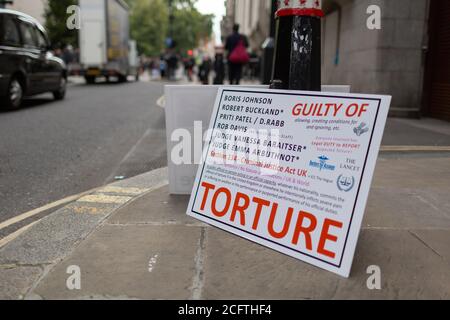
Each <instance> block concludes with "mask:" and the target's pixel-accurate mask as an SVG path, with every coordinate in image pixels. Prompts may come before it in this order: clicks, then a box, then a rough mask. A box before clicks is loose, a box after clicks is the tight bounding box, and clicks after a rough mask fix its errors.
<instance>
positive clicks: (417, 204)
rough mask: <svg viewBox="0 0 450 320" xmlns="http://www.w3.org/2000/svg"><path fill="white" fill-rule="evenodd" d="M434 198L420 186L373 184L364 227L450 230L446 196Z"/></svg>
mask: <svg viewBox="0 0 450 320" xmlns="http://www.w3.org/2000/svg"><path fill="white" fill-rule="evenodd" d="M432 196H433V198H434V199H431V198H429V195H428V194H426V193H425V192H423V190H420V189H406V188H393V187H373V188H372V189H371V190H370V194H369V199H368V201H367V206H366V212H365V216H364V221H363V227H377V228H397V229H421V228H434V229H436V228H437V229H442V228H447V229H449V230H450V210H449V208H448V195H447V197H445V198H444V197H440V198H439V199H436V197H437V193H436V192H433V193H432Z"/></svg>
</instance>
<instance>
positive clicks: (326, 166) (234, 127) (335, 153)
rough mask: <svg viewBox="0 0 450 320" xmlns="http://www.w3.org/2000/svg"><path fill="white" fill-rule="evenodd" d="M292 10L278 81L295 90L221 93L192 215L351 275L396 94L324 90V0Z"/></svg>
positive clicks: (289, 4)
mask: <svg viewBox="0 0 450 320" xmlns="http://www.w3.org/2000/svg"><path fill="white" fill-rule="evenodd" d="M295 3H296V4H295V5H294V1H293V0H290V1H289V0H283V1H281V2H279V9H278V11H277V16H278V18H277V19H278V22H277V24H278V27H277V44H276V53H275V64H274V72H273V82H272V88H283V89H291V90H289V91H288V90H273V89H272V90H269V89H251V88H242V87H223V88H221V89H219V91H218V94H217V97H216V101H215V104H214V110H213V114H212V117H211V121H210V125H209V131H208V138H207V141H208V142H207V143H206V145H205V148H204V150H203V151H204V153H203V163H201V164H200V166H199V168H198V172H197V176H196V179H195V183H194V188H193V190H192V193H191V199H190V201H189V205H188V208H187V214H188V215H189V216H192V217H194V218H196V219H199V220H201V221H203V222H206V223H209V224H211V225H213V226H216V227H218V228H221V229H223V230H226V231H228V232H231V233H233V234H235V235H238V236H241V237H243V238H246V239H248V240H251V241H254V242H256V243H259V244H261V245H264V246H267V247H269V248H272V249H274V250H277V251H279V252H282V253H284V254H287V255H289V256H292V257H294V258H297V259H299V260H302V261H305V262H308V263H310V264H312V265H315V266H318V267H320V268H323V269H325V270H328V271H331V272H334V273H337V274H339V275H341V276H344V277H348V276H349V275H350V270H351V265H352V261H353V256H354V252H355V248H356V243H357V240H358V236H359V232H360V228H361V223H362V220H363V216H364V211H365V207H366V202H367V198H368V195H369V190H370V185H371V181H372V177H373V173H374V170H375V164H376V160H377V157H378V152H379V148H380V145H381V140H382V136H383V132H384V127H385V124H386V119H387V115H388V111H389V105H390V101H391V97H389V96H380V95H364V94H350V93H330V92H328V93H326V92H318V91H320V18H319V17H320V15H321V12H322V11H321V10H320V1H318V0H316V1H309V0H299V1H296V2H295ZM308 6H312V7H308ZM282 35H284V36H286V35H288V41H287V42H284V41H283V40H284V39H281V36H282ZM292 90H298V91H292ZM300 90H307V91H300Z"/></svg>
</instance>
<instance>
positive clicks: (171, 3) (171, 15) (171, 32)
mask: <svg viewBox="0 0 450 320" xmlns="http://www.w3.org/2000/svg"><path fill="white" fill-rule="evenodd" d="M174 20H175V17H174V15H173V0H169V37H170V38H171V39H172V40H173V21H174Z"/></svg>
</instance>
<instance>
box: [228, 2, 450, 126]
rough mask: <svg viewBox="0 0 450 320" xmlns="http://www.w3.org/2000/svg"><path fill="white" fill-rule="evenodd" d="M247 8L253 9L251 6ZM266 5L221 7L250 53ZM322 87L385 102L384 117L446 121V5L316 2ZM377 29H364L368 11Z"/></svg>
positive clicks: (266, 18) (261, 32)
mask: <svg viewBox="0 0 450 320" xmlns="http://www.w3.org/2000/svg"><path fill="white" fill-rule="evenodd" d="M252 3H253V4H252ZM270 4H271V1H270V0H268V1H266V0H228V2H227V5H228V6H230V13H231V12H232V13H233V14H232V15H230V16H228V14H227V18H228V19H229V24H231V25H232V23H231V22H230V21H233V22H235V23H239V24H240V25H241V31H242V33H244V34H246V35H247V36H249V39H250V42H251V46H252V49H253V48H256V47H258V46H259V45H260V44H261V43H262V41H263V40H264V39H265V38H266V37H267V36H268V32H269V31H268V30H269V24H270ZM322 4H323V9H324V12H325V14H326V16H325V18H324V19H323V20H322V82H323V83H324V84H348V85H351V87H352V92H359V93H374V94H389V95H392V97H393V99H392V105H391V115H394V116H406V117H416V116H431V117H435V118H439V119H444V120H448V121H450V23H449V21H450V1H448V0H323V1H322ZM373 5H376V6H377V7H378V8H379V9H380V10H381V29H373V30H372V29H369V28H368V25H367V22H368V19H369V18H370V17H371V15H372V13H371V11H369V12H368V8H369V7H370V6H373Z"/></svg>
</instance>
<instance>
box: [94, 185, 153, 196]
mask: <svg viewBox="0 0 450 320" xmlns="http://www.w3.org/2000/svg"><path fill="white" fill-rule="evenodd" d="M149 190H150V189H148V188H147V189H143V188H122V187H115V186H107V187H105V188H102V189H100V190H98V192H101V193H118V194H131V195H140V194H143V193H145V192H147V191H149Z"/></svg>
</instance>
